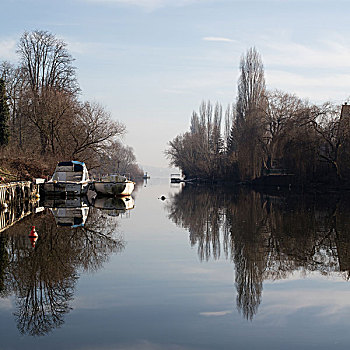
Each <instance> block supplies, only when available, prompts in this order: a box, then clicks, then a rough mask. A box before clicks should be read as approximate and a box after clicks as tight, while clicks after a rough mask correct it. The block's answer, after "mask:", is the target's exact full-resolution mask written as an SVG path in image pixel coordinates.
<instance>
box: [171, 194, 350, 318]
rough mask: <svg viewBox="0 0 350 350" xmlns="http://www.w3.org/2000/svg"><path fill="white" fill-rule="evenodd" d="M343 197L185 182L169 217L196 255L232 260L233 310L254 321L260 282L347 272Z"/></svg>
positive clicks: (349, 222) (349, 223)
mask: <svg viewBox="0 0 350 350" xmlns="http://www.w3.org/2000/svg"><path fill="white" fill-rule="evenodd" d="M347 203H349V201H348V198H346V197H345V196H342V197H340V196H336V195H332V196H329V195H328V196H306V195H305V196H297V195H292V194H291V193H287V194H285V195H267V194H263V193H258V192H254V191H249V190H242V189H240V190H238V189H236V190H235V191H232V192H229V191H224V190H223V189H219V188H204V187H185V188H184V189H183V190H182V191H181V192H180V193H178V194H177V195H175V196H174V197H173V199H172V201H171V203H170V204H169V205H168V211H169V218H170V219H171V220H172V221H173V222H175V223H176V224H177V225H179V226H181V227H184V228H186V229H187V230H188V231H189V235H190V242H191V245H192V246H194V245H197V248H198V255H199V257H200V259H201V260H208V259H209V258H210V257H213V258H214V259H218V258H219V257H220V255H222V254H224V255H225V257H226V258H229V259H230V260H231V261H233V262H234V264H235V286H236V289H237V300H236V302H237V308H238V310H239V311H240V312H241V313H242V315H243V317H245V318H246V319H250V320H252V319H253V317H254V315H255V314H256V313H257V311H258V307H259V305H260V303H261V296H262V289H263V281H264V280H265V279H270V280H278V279H283V278H287V277H288V276H290V275H291V274H292V273H293V272H295V271H301V272H302V273H303V274H307V273H309V272H313V271H318V272H320V273H321V274H323V275H328V274H330V273H335V272H337V273H342V275H343V276H344V278H346V279H348V278H349V271H350V258H349V256H350V254H349V253H350V235H349V230H350V215H349V214H350V208H349V206H348V204H347Z"/></svg>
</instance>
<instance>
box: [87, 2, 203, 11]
mask: <svg viewBox="0 0 350 350" xmlns="http://www.w3.org/2000/svg"><path fill="white" fill-rule="evenodd" d="M85 1H87V2H94V3H101V4H102V3H110V4H113V3H114V4H119V5H130V6H137V7H143V8H145V9H147V10H155V9H158V8H162V7H167V6H172V7H181V6H187V5H190V4H194V3H199V2H200V1H201V2H203V1H210V0H177V1H174V0H85Z"/></svg>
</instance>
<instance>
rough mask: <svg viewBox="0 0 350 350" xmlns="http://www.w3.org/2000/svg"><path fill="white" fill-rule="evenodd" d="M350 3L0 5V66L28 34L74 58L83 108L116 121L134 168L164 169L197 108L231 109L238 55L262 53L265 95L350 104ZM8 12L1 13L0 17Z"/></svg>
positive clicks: (171, 0) (70, 1) (96, 0)
mask: <svg viewBox="0 0 350 350" xmlns="http://www.w3.org/2000/svg"><path fill="white" fill-rule="evenodd" d="M348 4H349V3H348V1H341V0H334V1H331V0H304V1H298V0H270V1H266V0H255V1H253V0H245V1H239V0H215V1H214V0H60V1H56V0H50V1H48V0H45V1H43V0H12V1H11V0H2V2H1V10H2V11H1V12H2V16H1V17H2V20H1V22H0V60H9V61H15V60H16V54H15V50H16V44H17V42H18V40H19V38H20V36H21V35H22V33H23V32H24V31H25V30H27V31H30V30H34V29H40V30H47V31H49V32H52V33H53V34H55V35H56V36H57V37H60V38H62V39H64V40H65V41H66V42H67V43H68V49H69V51H70V53H71V54H72V55H73V56H74V57H75V58H76V61H75V66H76V67H77V73H78V79H79V82H80V85H81V88H82V96H81V98H82V99H83V100H95V101H98V102H100V103H101V104H102V105H104V106H105V107H106V109H107V110H109V111H110V112H111V113H112V115H113V118H115V119H117V120H120V121H122V122H123V123H124V124H125V125H126V127H127V130H128V133H127V135H126V136H125V139H124V141H125V142H126V143H127V144H129V145H130V146H132V147H133V148H134V150H135V154H136V156H137V159H138V161H139V162H140V163H141V164H142V165H143V166H144V167H145V170H147V165H153V166H167V164H168V162H167V160H166V159H165V158H164V155H163V152H164V149H165V148H166V147H167V142H168V141H169V140H171V139H173V138H174V137H175V136H176V135H177V134H179V133H181V132H185V131H187V129H188V126H189V119H190V115H191V113H192V111H193V110H196V109H197V108H198V106H199V104H200V102H201V101H202V100H208V99H210V100H211V101H213V102H215V101H219V102H220V103H222V104H223V105H224V106H226V105H227V104H228V103H231V102H234V101H235V98H236V85H237V78H238V74H239V72H238V66H239V60H240V57H241V55H242V54H243V53H244V52H245V51H246V50H247V49H248V48H249V47H251V46H255V47H256V48H257V50H258V51H259V52H260V54H261V56H262V59H263V62H264V66H265V77H266V82H267V87H268V88H270V89H280V90H283V91H286V92H290V93H295V94H296V95H298V96H300V97H302V98H308V99H310V100H311V101H312V102H316V103H319V102H325V101H328V100H331V101H334V102H337V103H341V102H343V101H344V100H345V99H347V98H348V97H349V96H350V88H349V82H350V24H349V20H348V7H349V5H348ZM4 14H5V15H4Z"/></svg>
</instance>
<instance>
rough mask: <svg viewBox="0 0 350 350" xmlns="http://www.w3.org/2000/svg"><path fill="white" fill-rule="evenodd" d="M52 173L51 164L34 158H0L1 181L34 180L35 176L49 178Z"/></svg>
mask: <svg viewBox="0 0 350 350" xmlns="http://www.w3.org/2000/svg"><path fill="white" fill-rule="evenodd" d="M51 173H52V170H51V169H50V168H49V166H47V165H46V164H45V163H44V162H41V161H39V160H37V159H34V158H22V157H12V158H9V157H1V158H0V183H8V182H12V181H28V180H29V181H32V180H33V179H34V178H47V177H48V176H50V175H51Z"/></svg>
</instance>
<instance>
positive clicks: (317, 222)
mask: <svg viewBox="0 0 350 350" xmlns="http://www.w3.org/2000/svg"><path fill="white" fill-rule="evenodd" d="M162 196H165V199H164V200H162V199H161V197H162ZM349 199H350V197H349V196H345V195H339V194H331V195H330V194H329V195H327V196H326V195H317V196H316V195H304V196H300V195H296V194H293V193H292V192H287V193H279V192H277V193H276V192H275V193H258V192H254V191H250V190H246V189H238V188H231V189H224V188H215V187H212V188H204V187H192V186H186V187H184V186H182V185H180V184H172V185H171V184H170V183H169V180H168V179H150V180H149V181H148V183H147V184H143V185H141V186H139V187H138V188H137V190H136V191H135V193H134V194H133V198H131V199H130V200H131V202H129V204H130V203H131V204H132V205H129V210H123V207H122V204H123V203H121V204H120V203H117V204H118V205H117V204H116V202H114V205H115V208H117V209H115V208H114V209H113V203H112V202H106V203H107V204H106V203H105V207H106V208H107V207H108V209H101V208H103V205H97V204H98V202H96V203H95V206H94V207H89V205H88V204H86V203H83V202H82V203H80V204H79V205H77V204H76V203H70V205H69V206H70V208H69V210H68V209H67V208H64V206H65V205H64V203H57V202H56V203H50V202H47V201H46V203H44V204H40V206H41V207H40V208H41V209H40V210H37V211H38V212H37V213H36V214H32V215H29V216H26V217H25V218H24V219H22V220H21V221H19V222H18V223H17V224H15V225H13V226H11V227H9V228H8V229H7V230H5V231H3V232H2V233H0V243H1V247H0V274H1V276H0V296H1V299H0V325H1V330H0V334H1V345H0V349H48V348H49V349H50V350H54V349H89V350H91V349H108V350H109V349H125V350H139V349H145V350H151V349H152V350H159V349H169V350H180V349H184V350H199V349H261V348H264V349H282V348H283V349H310V348H317V349H330V348H332V349H347V348H348V344H349V342H350V333H349V331H348V329H349V326H350V283H349V281H348V280H349V276H350V274H349V270H350V201H349ZM79 202H80V201H79ZM52 207H56V209H52ZM57 208H58V209H57ZM81 208H82V209H81ZM32 226H35V229H36V231H37V233H38V239H37V241H36V242H35V244H34V245H35V247H33V246H32V243H31V241H30V239H29V238H28V235H29V232H30V231H31V228H32Z"/></svg>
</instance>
